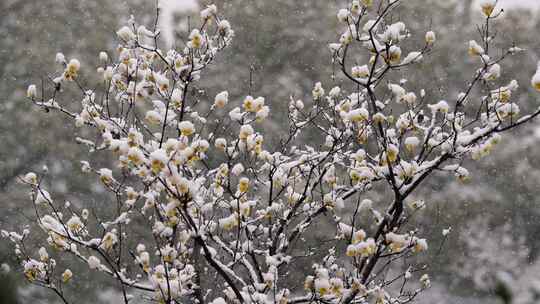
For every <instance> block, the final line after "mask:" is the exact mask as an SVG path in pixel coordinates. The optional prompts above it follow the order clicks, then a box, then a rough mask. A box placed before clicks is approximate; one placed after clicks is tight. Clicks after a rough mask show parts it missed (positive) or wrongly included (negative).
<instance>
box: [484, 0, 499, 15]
mask: <svg viewBox="0 0 540 304" xmlns="http://www.w3.org/2000/svg"><path fill="white" fill-rule="evenodd" d="M495 5H497V0H481V1H480V8H482V13H484V15H485V16H486V17H490V16H491V14H493V10H494V9H495Z"/></svg>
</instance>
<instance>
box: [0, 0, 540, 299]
mask: <svg viewBox="0 0 540 304" xmlns="http://www.w3.org/2000/svg"><path fill="white" fill-rule="evenodd" d="M178 1H180V0H178ZM206 4H209V2H208V1H200V2H199V6H200V7H202V6H204V5H206ZM217 4H218V5H219V7H220V9H221V10H222V11H223V12H224V15H225V16H227V18H228V20H229V21H230V22H231V24H232V25H233V28H234V30H235V32H236V37H235V42H234V43H233V45H232V47H231V48H230V49H229V50H227V51H226V54H225V56H223V57H220V58H219V59H218V60H217V62H216V63H215V64H214V66H213V67H212V69H211V73H208V75H207V77H206V78H205V80H204V81H203V82H202V83H201V84H200V88H198V89H199V91H198V93H197V94H198V96H197V98H201V99H203V100H211V99H213V96H214V95H215V93H217V92H219V91H221V90H223V89H225V88H227V89H228V90H229V93H230V96H231V98H234V99H242V98H243V97H244V96H243V94H245V92H248V91H249V92H251V94H253V95H256V96H265V97H266V98H267V102H268V103H271V104H272V107H273V109H274V110H277V112H279V111H286V106H287V102H288V100H289V98H290V96H293V97H294V98H295V99H303V98H304V97H305V96H306V95H308V94H310V92H311V89H312V87H313V84H314V83H315V82H317V81H323V82H324V83H325V85H327V86H330V85H331V84H332V83H339V82H340V81H341V80H342V78H341V76H339V75H340V73H339V71H336V73H335V74H336V75H337V77H336V78H334V79H333V78H332V75H333V72H334V68H333V66H332V63H331V57H330V52H329V50H328V47H327V45H328V43H329V42H331V41H334V40H335V39H336V37H337V35H338V33H337V32H335V31H334V30H333V29H335V28H336V27H335V26H334V25H335V23H336V22H337V21H336V17H335V12H336V11H337V9H338V8H340V6H341V5H344V4H345V1H314V0H305V1H288V0H275V1H253V0H223V1H219V3H217ZM473 4H474V2H473V1H472V0H467V1H458V0H448V1H440V0H410V1H407V2H405V3H403V4H402V5H403V6H404V8H406V10H405V11H402V12H401V15H399V16H392V18H393V20H404V21H405V22H406V24H407V26H408V28H409V29H411V31H412V32H413V35H414V34H415V33H416V34H419V35H418V37H419V39H423V34H422V33H424V32H425V31H427V30H429V29H434V30H435V31H436V32H437V36H438V42H437V45H436V48H435V51H434V52H433V54H431V56H428V57H427V58H426V60H425V61H424V62H423V63H422V64H420V65H418V66H417V67H416V69H418V70H415V71H414V73H412V74H415V75H416V76H413V77H408V78H409V82H410V83H409V84H407V86H408V87H409V88H410V89H414V90H415V91H416V92H418V91H419V90H420V89H422V88H425V89H426V90H428V91H427V98H429V99H431V100H433V101H436V100H439V99H445V98H448V99H449V101H450V102H452V101H453V100H452V98H454V99H455V98H456V96H453V95H452V94H454V95H457V93H458V92H460V91H461V90H463V89H464V88H465V87H466V85H467V83H468V81H470V79H469V78H470V77H471V75H472V74H473V72H474V71H473V70H472V65H471V64H470V63H471V62H470V60H469V59H468V58H467V57H466V56H464V54H465V53H466V45H465V44H464V42H465V41H468V40H470V39H477V38H478V37H477V36H478V33H477V30H476V23H475V20H477V18H476V16H477V15H478V12H477V11H475V10H474V9H473ZM153 7H154V1H153V0H128V1H124V2H111V1H107V0H95V1H70V0H41V1H40V2H39V3H36V2H33V1H20V0H3V1H0V78H1V80H2V81H0V92H1V96H2V102H1V103H0V130H2V132H0V142H1V143H2V145H1V146H0V193H1V195H2V196H1V197H2V203H1V205H0V212H1V213H0V223H1V225H0V227H2V228H9V227H12V226H14V225H16V224H17V223H18V219H21V217H24V216H28V214H27V213H29V212H30V211H31V208H30V206H29V205H28V204H29V201H28V200H27V195H26V193H21V192H19V191H15V189H16V187H13V184H14V183H15V182H16V177H17V176H18V175H20V174H22V173H24V172H26V171H28V170H31V169H33V170H39V168H41V166H42V165H45V164H46V165H48V167H49V170H50V175H52V176H53V178H52V179H51V180H53V181H54V182H53V187H52V190H54V192H55V195H56V196H58V195H62V196H58V197H59V199H65V200H70V201H71V202H72V203H74V204H78V203H80V202H82V201H84V202H85V204H90V205H91V206H94V207H95V208H99V207H100V206H101V205H100V204H102V203H103V201H106V198H105V197H103V193H102V192H101V188H100V187H99V186H98V185H88V184H86V183H84V182H83V181H84V180H83V179H82V178H81V176H80V175H78V174H73V173H74V172H77V171H78V170H76V169H75V170H73V168H76V167H77V166H78V165H79V164H75V163H70V162H69V161H66V160H69V159H76V158H77V157H74V155H85V154H87V153H88V152H87V149H85V148H84V147H80V146H77V145H75V144H74V138H70V137H69V136H68V135H67V134H68V133H69V130H70V129H71V128H72V126H71V125H70V124H68V123H67V122H66V121H67V120H66V121H59V120H58V118H57V117H58V116H55V120H47V119H43V117H46V115H47V114H46V113H39V112H38V111H37V110H36V108H35V107H31V106H30V104H28V103H26V102H25V101H24V99H25V96H24V95H25V88H26V86H27V85H28V83H27V81H28V79H32V81H33V82H35V83H37V84H40V82H41V79H43V81H48V80H47V71H51V70H52V69H54V68H55V65H54V56H55V54H56V52H59V51H62V52H63V53H64V54H65V55H66V57H67V58H71V57H77V58H84V59H87V58H93V59H94V60H91V61H89V62H82V64H83V67H84V66H86V67H89V68H95V67H97V61H98V57H97V55H98V53H99V52H100V51H102V50H107V51H108V52H109V54H110V55H111V56H114V55H115V53H114V49H115V46H116V42H115V41H114V32H115V31H116V29H117V28H118V26H119V24H120V23H121V22H122V21H125V20H126V19H127V18H129V16H130V15H131V14H133V15H135V17H136V18H137V20H139V21H141V22H143V23H146V24H149V25H150V24H152V23H153V20H154V19H153V18H154V17H155V11H154V10H153ZM506 11H507V12H506V13H505V15H506V16H505V18H503V19H502V20H501V21H499V22H498V23H499V24H498V25H497V26H498V33H497V35H501V36H505V37H510V38H511V39H504V40H505V41H508V40H510V41H515V42H516V43H517V44H518V45H519V46H520V47H522V48H525V49H527V50H528V52H527V53H523V54H520V55H518V56H519V58H518V59H516V60H511V63H512V64H511V65H510V64H506V65H503V66H502V68H503V69H504V70H508V71H509V73H507V75H515V76H516V77H517V80H518V81H519V82H520V83H521V84H522V85H523V86H528V83H529V78H530V75H531V74H532V72H533V71H534V69H535V66H534V65H531V64H530V63H531V62H536V61H537V60H538V59H539V58H537V57H535V56H536V54H540V41H538V40H537V39H536V35H535V33H536V32H537V29H538V28H540V22H539V18H538V17H537V14H536V13H535V12H533V11H531V10H514V9H507V10H506ZM193 14H194V12H192V11H181V12H176V13H175V14H174V18H172V20H173V24H172V25H171V26H170V27H171V28H172V29H174V32H175V35H176V37H185V36H187V35H188V34H187V33H189V28H190V27H193V26H194V25H193V24H191V22H190V20H191V19H195V18H190V16H192V15H193ZM165 30H167V28H165ZM172 37H173V40H172V41H169V43H170V44H171V45H175V40H176V39H174V37H175V36H174V35H173V36H172ZM176 47H178V48H181V47H182V46H181V45H177V46H176ZM504 47H508V46H504ZM357 60H359V61H361V60H366V59H365V58H364V59H362V58H358V59H357ZM403 73H408V71H407V70H403ZM250 74H251V77H250ZM203 78H204V77H203ZM250 80H251V81H250ZM398 80H399V79H398ZM510 80H511V79H507V81H508V82H509V81H510ZM88 81H91V80H88ZM328 89H330V88H328ZM474 96H475V95H473V97H472V98H475V97H474ZM476 96H478V95H476ZM531 96H532V95H529V96H527V95H524V96H522V97H521V100H520V102H519V103H520V107H521V108H522V110H523V111H527V110H531V109H532V108H535V107H537V106H538V102H537V100H534V99H533V98H531ZM73 98H74V99H79V98H80V96H77V95H73ZM36 115H39V116H40V117H41V118H40V119H36V118H35V117H36ZM284 118H285V115H282V116H276V117H272V118H271V120H270V122H269V123H267V125H266V127H267V128H272V129H273V130H275V132H276V134H277V135H278V136H279V135H280V131H281V128H280V125H281V124H282V123H284V121H283V119H284ZM43 129H47V130H48V131H47V132H41V131H40V130H43ZM525 134H533V135H534V136H532V137H530V138H533V139H534V140H530V141H529V142H525V143H523V141H521V143H520V145H516V143H517V141H514V140H512V139H511V138H509V139H508V140H507V141H506V142H503V143H502V144H503V145H504V148H502V149H500V153H497V155H496V156H490V157H489V158H491V159H488V161H487V162H482V163H481V165H477V168H476V169H474V170H472V172H473V175H472V176H473V178H472V180H471V181H469V182H468V183H467V184H462V183H459V182H457V181H455V182H452V183H448V181H447V180H441V179H439V180H437V179H435V180H434V181H433V182H431V183H430V184H429V185H428V186H426V187H424V189H423V191H422V192H421V193H419V194H417V196H418V199H423V200H425V201H426V202H427V206H428V207H427V208H426V210H425V211H423V212H428V213H431V214H432V215H433V216H426V217H422V219H423V220H424V222H423V223H421V224H422V225H423V226H424V227H425V229H426V230H427V231H433V235H439V239H437V240H434V242H433V243H432V245H431V248H432V249H431V255H430V256H429V257H428V258H427V259H428V260H429V261H430V263H431V264H432V268H431V271H432V272H433V274H436V275H435V277H434V279H433V280H432V281H433V282H439V284H438V285H436V286H435V287H434V288H432V289H431V290H430V292H429V293H430V294H428V295H427V296H425V297H424V300H422V302H423V303H424V302H425V303H432V302H433V300H434V299H436V301H435V302H436V303H457V302H459V303H478V302H481V301H487V300H494V299H503V298H504V297H505V296H503V295H504V294H505V293H502V291H501V290H505V289H501V285H500V284H501V281H500V280H496V278H497V276H500V275H497V276H496V277H494V279H493V280H492V281H491V282H493V283H492V284H491V285H489V286H478V284H474V281H475V276H476V275H477V274H474V273H471V275H470V276H455V275H452V273H454V272H455V271H456V269H459V268H460V267H463V264H460V263H459V261H460V260H461V257H464V258H465V259H466V260H467V261H468V262H470V263H473V264H468V266H467V269H471V270H477V271H478V272H481V271H484V270H485V268H486V267H491V268H493V267H496V266H493V265H494V264H486V260H485V259H475V257H474V256H470V255H464V251H465V250H469V252H470V250H472V249H471V248H470V243H471V242H470V240H471V237H473V233H472V231H474V236H475V237H478V235H480V236H482V237H483V238H484V239H482V238H480V239H479V240H477V242H480V243H482V242H484V241H486V240H487V239H488V238H489V239H493V240H497V239H498V237H499V235H498V234H500V233H503V232H504V234H505V235H506V236H507V238H509V239H511V240H514V241H519V242H518V243H519V244H522V245H523V246H526V247H527V248H528V252H529V255H528V256H526V257H520V259H517V258H516V261H518V260H519V265H517V266H515V268H517V270H518V271H521V272H522V273H527V278H528V280H523V279H520V280H518V281H512V280H510V281H509V280H505V281H504V282H506V283H505V284H510V287H509V289H510V290H512V291H513V292H516V293H519V294H521V295H522V294H528V295H531V294H532V295H531V296H530V297H525V296H521V297H513V298H512V299H513V301H514V303H524V304H529V303H535V302H527V301H534V299H535V298H534V292H533V291H534V290H535V286H534V284H532V283H531V282H536V281H540V275H538V274H537V273H538V272H535V271H533V270H534V269H538V264H540V263H539V262H538V259H537V257H538V251H539V249H540V242H539V241H538V240H537V238H536V235H538V233H539V232H540V208H539V205H540V199H539V197H540V196H539V194H540V188H539V187H538V180H539V179H540V166H538V165H537V164H539V163H540V156H538V155H536V154H535V153H532V149H533V148H534V147H536V146H538V140H540V129H539V128H538V124H535V125H530V126H528V127H527V128H523V129H520V131H518V132H515V134H514V138H520V137H523V135H525ZM82 135H84V134H82ZM274 144H276V142H274ZM87 157H89V158H90V157H92V156H91V155H88V156H87ZM495 163H506V164H507V166H506V167H504V168H500V167H499V168H497V167H495V166H494V165H493V164H495ZM536 177H538V178H536ZM441 185H446V186H445V187H444V188H443V187H442V186H441ZM481 218H482V219H481ZM430 219H433V220H432V221H430V222H427V221H428V220H430ZM480 219H481V220H480ZM486 219H487V221H486ZM479 222H480V224H479ZM450 223H452V225H453V230H452V232H451V233H450V235H449V236H448V238H447V239H445V238H443V236H442V234H441V233H440V232H441V231H442V229H444V228H448V226H449V225H450ZM509 225H510V226H509ZM471 227H472V228H471ZM508 227H510V228H508ZM503 228H504V229H503ZM321 229H333V228H331V227H321ZM501 229H503V230H501ZM501 231H503V232H501ZM322 241H323V240H321V239H320V238H318V237H317V235H315V236H314V237H313V242H314V246H319V245H321V244H322V243H320V242H322ZM4 245H5V244H4V243H0V256H5V255H7V254H9V252H5V251H4V250H6V249H5V248H4V247H3V246H4ZM440 245H442V246H445V248H448V250H445V251H444V252H445V253H444V255H441V254H439V252H438V248H439V246H440ZM520 246H521V245H520ZM486 248H491V251H489V250H488V251H487V253H483V254H485V255H487V256H488V257H489V256H490V255H491V256H495V255H499V254H501V255H502V254H503V253H504V254H505V256H508V258H512V250H511V249H508V248H507V247H504V248H506V249H505V251H501V250H499V249H501V248H503V247H502V246H497V243H495V244H493V245H491V247H490V246H486ZM510 248H511V246H510ZM456 261H457V262H456ZM3 262H9V263H11V266H12V267H15V266H16V265H13V261H1V260H0V263H3ZM299 263H301V260H299ZM486 265H488V266H486ZM531 265H532V266H531ZM74 267H76V265H74ZM499 270H500V271H499V272H497V271H495V272H497V273H501V271H505V269H503V268H501V269H499ZM473 272H474V271H473ZM506 272H507V274H508V275H509V276H510V277H512V273H509V272H508V271H506ZM300 277H303V274H292V275H291V282H293V281H298V279H299V278H300ZM83 279H84V280H79V283H78V285H77V290H76V292H77V294H81V295H82V294H84V300H83V297H79V298H80V299H81V301H82V302H80V303H83V304H84V303H91V302H96V301H101V302H104V301H105V300H104V299H102V298H98V295H93V294H90V291H89V290H90V289H89V288H88V284H90V283H89V282H91V284H93V285H94V288H95V285H96V284H97V285H99V286H102V287H103V289H105V288H112V290H114V287H109V286H108V285H107V284H108V282H98V281H93V280H91V278H83ZM514 279H516V278H514ZM20 281H22V280H21V279H20V278H19V279H17V280H15V279H14V278H12V277H9V276H2V277H1V278H0V283H1V284H0V286H1V287H3V288H6V286H13V285H12V284H15V282H20ZM4 282H8V283H6V284H4ZM508 282H512V283H508ZM23 286H24V285H23ZM446 286H449V287H446ZM6 290H11V291H13V290H14V288H12V287H7V289H6ZM523 290H528V291H527V292H523ZM531 290H532V291H531ZM537 290H540V289H537ZM529 291H531V292H529ZM113 293H114V292H112V293H111V294H113ZM21 294H22V295H23V296H24V297H23V298H22V299H23V300H21V301H22V302H21V303H27V302H28V301H31V299H32V297H34V299H35V298H40V299H43V298H49V295H48V294H45V295H44V294H41V293H40V294H38V295H37V296H35V295H34V296H33V293H32V292H23V293H21ZM538 294H540V293H537V295H538ZM6 295H7V296H9V293H3V292H2V291H0V296H6ZM526 298H527V300H526ZM530 299H533V300H530ZM536 299H538V298H536ZM25 301H27V302H25ZM101 302H100V303H101ZM0 303H15V302H14V300H12V299H9V300H4V299H3V298H0ZM43 303H47V302H43Z"/></svg>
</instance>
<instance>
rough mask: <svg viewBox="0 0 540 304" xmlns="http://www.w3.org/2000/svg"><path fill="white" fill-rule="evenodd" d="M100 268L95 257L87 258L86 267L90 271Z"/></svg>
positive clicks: (99, 263) (99, 262) (98, 261)
mask: <svg viewBox="0 0 540 304" xmlns="http://www.w3.org/2000/svg"><path fill="white" fill-rule="evenodd" d="M100 266H101V261H100V260H99V259H98V258H96V257H95V256H93V255H92V256H90V257H88V267H89V268H90V269H98V268H99V267H100Z"/></svg>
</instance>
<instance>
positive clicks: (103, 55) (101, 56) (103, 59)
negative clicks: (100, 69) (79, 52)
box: [99, 52, 109, 63]
mask: <svg viewBox="0 0 540 304" xmlns="http://www.w3.org/2000/svg"><path fill="white" fill-rule="evenodd" d="M99 61H101V63H107V61H109V56H108V55H107V53H105V52H99Z"/></svg>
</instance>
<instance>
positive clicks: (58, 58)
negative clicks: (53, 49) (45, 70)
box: [54, 53, 66, 64]
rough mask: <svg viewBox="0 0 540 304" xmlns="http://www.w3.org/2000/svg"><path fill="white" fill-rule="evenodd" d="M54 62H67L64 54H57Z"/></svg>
mask: <svg viewBox="0 0 540 304" xmlns="http://www.w3.org/2000/svg"><path fill="white" fill-rule="evenodd" d="M54 61H55V62H56V63H60V64H63V63H65V62H66V57H65V56H64V54H62V53H56V57H55V58H54Z"/></svg>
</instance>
